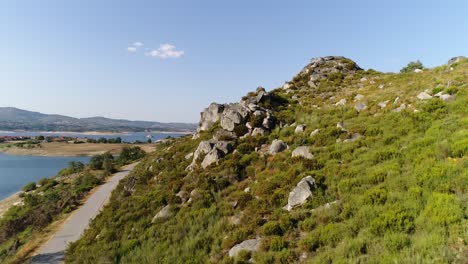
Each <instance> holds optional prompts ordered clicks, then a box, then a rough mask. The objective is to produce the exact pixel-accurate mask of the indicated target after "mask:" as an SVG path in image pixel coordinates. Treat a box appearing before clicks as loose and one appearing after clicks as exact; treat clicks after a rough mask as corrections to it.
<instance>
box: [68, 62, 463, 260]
mask: <svg viewBox="0 0 468 264" xmlns="http://www.w3.org/2000/svg"><path fill="white" fill-rule="evenodd" d="M467 106H468V60H459V61H457V62H455V63H452V64H450V65H443V66H440V67H437V68H434V69H427V70H423V71H422V72H419V71H418V72H410V73H403V74H386V73H380V72H377V71H374V70H367V71H364V70H362V69H360V68H359V67H358V66H357V65H356V64H355V63H354V62H352V61H351V60H349V59H346V58H342V57H325V58H318V59H314V60H312V62H311V63H310V64H309V65H307V66H306V67H305V68H304V69H303V70H302V71H301V72H300V73H299V74H298V75H297V76H295V77H294V78H293V79H292V80H291V81H290V82H288V83H286V84H285V85H284V86H283V87H281V88H278V89H275V90H273V91H270V92H268V93H267V92H265V91H264V90H263V89H257V91H256V92H254V93H250V94H249V95H247V96H245V97H244V98H243V99H242V101H241V103H240V104H230V105H216V104H213V105H211V106H210V108H209V109H206V110H205V111H204V112H203V113H202V120H201V122H200V128H199V133H198V134H197V135H195V136H194V137H193V138H191V137H184V138H180V139H176V140H170V141H165V142H164V143H161V144H159V146H158V149H157V151H155V152H154V153H153V154H151V155H150V156H149V157H147V158H146V159H145V160H144V161H142V162H141V164H140V165H139V166H138V167H137V168H136V170H135V171H134V172H132V173H131V174H130V175H129V176H128V177H127V178H126V179H124V180H123V181H122V182H121V184H120V185H119V187H118V189H116V191H114V193H113V195H112V198H111V202H110V204H109V205H108V206H107V207H106V208H105V210H104V211H103V212H102V213H101V214H100V215H99V216H98V217H97V218H96V219H95V220H94V221H93V222H92V223H91V227H90V229H89V230H87V231H86V233H85V234H84V236H83V237H82V239H81V240H79V241H78V242H76V243H74V244H73V245H72V246H71V247H70V249H69V251H68V252H67V261H68V262H71V263H243V262H248V261H253V262H256V263H298V262H304V263H447V262H449V263H466V262H467V261H468V248H467V239H468V233H467V229H468V223H467V215H468V211H467V201H468V169H467V168H468V107H467ZM265 120H266V121H265ZM244 134H247V135H244ZM252 134H253V135H252ZM278 140H281V141H282V142H280V141H278ZM273 142H274V143H273ZM272 143H273V144H272ZM283 143H284V144H283ZM271 145H273V146H271ZM286 145H287V147H286ZM298 147H302V148H299V149H298ZM193 159H195V161H193ZM306 176H311V177H307V178H306ZM287 205H289V206H287ZM287 209H289V210H287Z"/></svg>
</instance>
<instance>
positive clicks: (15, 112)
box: [0, 107, 196, 132]
mask: <svg viewBox="0 0 468 264" xmlns="http://www.w3.org/2000/svg"><path fill="white" fill-rule="evenodd" d="M195 127H196V125H195V124H186V123H160V122H149V121H129V120H121V119H109V118H105V117H90V118H74V117H68V116H62V115H48V114H42V113H39V112H31V111H26V110H22V109H18V108H14V107H0V130H35V131H73V132H80V131H144V130H146V129H150V130H154V131H193V130H195Z"/></svg>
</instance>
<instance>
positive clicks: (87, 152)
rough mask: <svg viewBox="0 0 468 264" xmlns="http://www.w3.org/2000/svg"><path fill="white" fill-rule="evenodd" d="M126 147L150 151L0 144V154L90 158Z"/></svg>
mask: <svg viewBox="0 0 468 264" xmlns="http://www.w3.org/2000/svg"><path fill="white" fill-rule="evenodd" d="M126 146H139V147H141V148H142V149H143V150H145V151H146V152H149V151H152V150H153V149H154V146H153V145H152V144H96V143H82V144H73V143H66V142H51V143H41V144H40V146H36V147H34V148H23V147H17V146H13V145H8V144H0V152H3V153H6V154H10V155H22V156H24V155H32V156H49V157H73V156H92V155H96V154H102V153H104V152H107V151H109V152H110V153H112V154H117V153H118V152H119V151H120V150H121V149H122V148H124V147H126Z"/></svg>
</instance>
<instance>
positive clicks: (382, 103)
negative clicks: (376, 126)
mask: <svg viewBox="0 0 468 264" xmlns="http://www.w3.org/2000/svg"><path fill="white" fill-rule="evenodd" d="M388 102H390V101H389V100H387V101H383V102H380V103H378V106H379V107H380V108H385V107H386V106H387V104H388Z"/></svg>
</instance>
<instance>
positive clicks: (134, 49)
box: [127, 47, 137, 52]
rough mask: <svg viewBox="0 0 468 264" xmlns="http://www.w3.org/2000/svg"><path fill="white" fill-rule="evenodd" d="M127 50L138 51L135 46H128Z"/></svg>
mask: <svg viewBox="0 0 468 264" xmlns="http://www.w3.org/2000/svg"><path fill="white" fill-rule="evenodd" d="M127 51H128V52H136V51H137V48H135V47H127Z"/></svg>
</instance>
